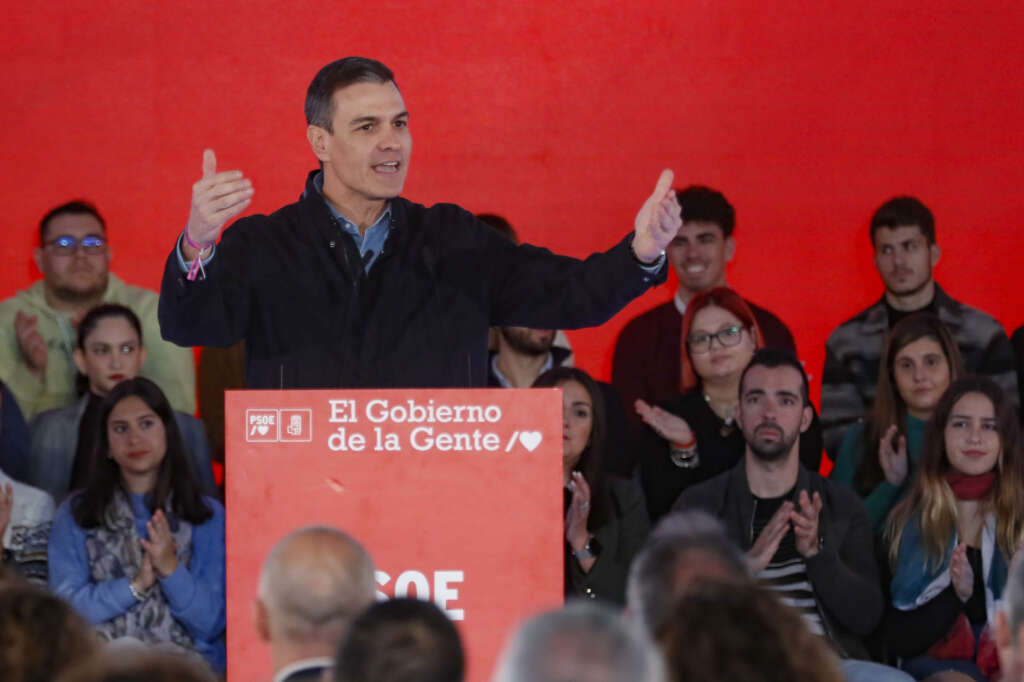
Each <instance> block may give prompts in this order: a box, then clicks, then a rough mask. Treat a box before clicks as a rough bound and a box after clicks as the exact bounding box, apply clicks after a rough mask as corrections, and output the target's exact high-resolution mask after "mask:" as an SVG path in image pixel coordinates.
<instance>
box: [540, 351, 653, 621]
mask: <svg viewBox="0 0 1024 682" xmlns="http://www.w3.org/2000/svg"><path fill="white" fill-rule="evenodd" d="M550 386H558V387H560V388H561V389H562V438H563V441H562V483H563V485H564V486H565V554H566V556H565V594H566V596H567V597H574V596H575V597H587V598H591V599H593V598H598V597H600V598H601V599H605V600H608V601H611V602H614V603H616V604H623V603H624V602H625V589H626V574H627V572H628V571H629V564H630V562H631V561H632V560H633V556H634V555H635V554H636V553H637V551H638V550H639V549H640V546H641V545H642V544H643V542H644V539H645V538H646V537H647V532H648V530H649V522H648V519H647V510H646V508H645V506H644V500H643V494H642V493H641V492H640V489H639V487H638V486H637V485H636V484H635V483H634V482H633V481H631V480H628V479H624V478H619V477H616V476H609V475H607V474H606V472H605V471H604V462H605V461H606V456H605V454H604V448H605V447H606V446H607V438H606V434H607V430H606V419H605V405H604V402H603V401H602V399H601V392H600V389H599V388H598V387H597V385H596V383H595V382H594V380H593V379H591V378H590V375H589V374H587V373H586V372H584V371H583V370H581V369H577V368H574V367H556V368H555V369H552V370H549V371H547V372H545V373H544V374H542V375H541V376H540V377H539V378H538V379H537V381H536V382H535V383H534V387H550Z"/></svg>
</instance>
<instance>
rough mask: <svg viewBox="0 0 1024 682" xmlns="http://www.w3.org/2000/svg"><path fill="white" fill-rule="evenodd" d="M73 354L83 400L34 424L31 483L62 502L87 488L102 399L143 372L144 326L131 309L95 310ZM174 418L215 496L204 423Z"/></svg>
mask: <svg viewBox="0 0 1024 682" xmlns="http://www.w3.org/2000/svg"><path fill="white" fill-rule="evenodd" d="M72 356H73V358H74V361H75V365H76V366H77V367H78V371H79V375H78V379H79V385H80V386H81V387H82V389H83V395H82V397H81V398H80V399H79V400H78V402H77V403H75V404H74V405H69V406H67V407H62V408H58V409H56V410H47V411H46V412H42V413H40V414H37V415H36V416H35V418H34V419H33V420H32V423H31V425H30V428H31V434H32V448H31V452H32V457H31V459H30V461H29V467H28V469H29V471H28V479H27V480H28V482H29V483H31V484H32V485H34V486H37V487H39V488H42V489H43V490H45V491H46V492H48V493H50V495H52V496H53V498H54V500H55V501H56V502H57V503H60V502H61V501H62V500H63V499H64V498H65V497H66V496H67V494H68V491H70V490H77V489H78V488H80V487H82V486H83V485H84V484H85V481H86V480H87V478H88V475H89V471H88V467H89V466H90V464H91V460H90V458H89V449H90V448H91V447H92V445H93V442H94V441H95V440H96V436H97V433H98V432H99V431H100V430H102V426H101V425H100V423H99V421H98V419H97V415H98V413H99V408H100V403H101V401H102V400H103V396H105V395H106V394H107V393H108V392H109V391H110V390H111V389H112V388H114V386H116V385H117V384H118V383H119V382H121V381H124V380H125V379H134V378H135V377H137V376H138V375H139V372H141V371H142V365H143V363H144V362H145V360H146V348H145V346H144V345H143V343H142V323H141V322H140V321H139V318H138V316H136V315H135V313H134V312H132V310H131V308H128V307H126V306H123V305H119V304H117V303H104V304H102V305H99V306H96V307H95V308H92V309H91V310H90V311H89V312H88V313H86V315H85V317H83V318H82V321H81V322H79V324H78V345H77V347H76V348H75V351H74V353H73V354H72ZM174 420H175V422H177V424H178V430H179V432H180V433H181V437H182V440H183V441H184V445H185V452H186V453H187V454H188V455H189V458H190V460H191V462H192V467H193V471H194V473H195V474H196V476H197V477H198V480H199V483H200V485H201V486H202V491H203V493H204V494H206V495H216V494H217V484H216V483H214V479H213V471H212V470H211V468H210V448H209V445H208V444H207V442H206V430H205V428H204V427H203V424H202V422H200V421H199V420H198V419H196V418H195V417H193V416H192V415H190V414H185V413H184V412H175V413H174Z"/></svg>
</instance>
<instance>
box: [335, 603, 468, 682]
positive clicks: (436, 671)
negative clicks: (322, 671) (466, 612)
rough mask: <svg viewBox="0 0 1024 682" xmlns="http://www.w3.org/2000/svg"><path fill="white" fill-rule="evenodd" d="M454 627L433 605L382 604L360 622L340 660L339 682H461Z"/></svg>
mask: <svg viewBox="0 0 1024 682" xmlns="http://www.w3.org/2000/svg"><path fill="white" fill-rule="evenodd" d="M464 670H465V661H464V656H463V652H462V642H461V641H460V639H459V633H458V631H457V630H456V629H455V625H454V624H453V623H452V622H451V621H450V620H449V619H448V617H447V616H446V615H445V614H444V613H443V612H442V611H441V609H439V608H438V607H437V606H435V605H434V604H433V603H432V602H426V601H422V600H419V599H393V600H390V601H383V602H377V603H376V604H374V605H373V606H371V607H370V608H369V609H367V610H366V611H365V612H364V613H363V614H362V615H360V616H359V617H358V618H356V619H355V621H354V622H353V623H352V626H351V627H350V628H349V631H348V634H347V635H345V637H344V638H343V639H342V641H341V644H340V645H339V647H338V655H337V657H336V659H335V666H334V680H335V682H462V679H463V675H464Z"/></svg>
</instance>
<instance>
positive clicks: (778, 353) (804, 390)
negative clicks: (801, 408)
mask: <svg viewBox="0 0 1024 682" xmlns="http://www.w3.org/2000/svg"><path fill="white" fill-rule="evenodd" d="M752 367H767V368H769V369H775V368H776V367H792V368H793V369H795V370H796V371H797V372H798V373H799V374H800V397H801V398H803V400H804V405H810V404H811V389H810V386H809V384H808V381H807V372H805V371H804V366H803V365H801V364H800V361H799V360H797V359H796V356H795V355H793V354H792V353H790V352H789V351H788V350H779V349H778V348H762V349H760V350H758V351H757V352H756V353H754V357H752V358H750V364H748V365H747V366H746V368H745V369H744V370H743V374H741V375H740V400H742V399H743V383H744V382H745V381H746V380H747V372H749V371H750V369H751V368H752Z"/></svg>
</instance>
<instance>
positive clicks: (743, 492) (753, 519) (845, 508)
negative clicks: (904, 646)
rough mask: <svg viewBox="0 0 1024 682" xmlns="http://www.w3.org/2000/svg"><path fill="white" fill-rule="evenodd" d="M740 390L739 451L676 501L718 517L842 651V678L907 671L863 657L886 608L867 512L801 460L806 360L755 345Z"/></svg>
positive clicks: (897, 675)
mask: <svg viewBox="0 0 1024 682" xmlns="http://www.w3.org/2000/svg"><path fill="white" fill-rule="evenodd" d="M739 396H740V402H739V405H738V406H737V408H736V424H737V426H738V427H739V428H740V430H741V431H742V432H743V437H744V439H745V440H746V450H745V452H744V457H743V459H742V460H740V462H739V464H737V465H736V466H735V467H734V468H733V469H731V470H729V471H727V472H725V473H723V474H719V475H718V476H716V477H714V478H712V479H711V480H709V481H705V482H704V483H701V484H699V485H696V486H694V487H692V488H689V489H687V490H686V491H685V492H684V493H683V494H682V496H680V498H679V501H678V502H677V504H676V506H677V507H678V508H682V509H692V508H696V509H703V510H705V511H707V512H709V513H711V514H713V515H715V516H717V517H718V518H720V519H722V521H723V523H724V524H725V527H726V531H727V532H728V533H729V536H730V537H732V538H733V540H735V541H736V542H738V543H740V546H741V547H742V548H743V549H744V550H745V551H746V552H747V557H748V559H749V561H750V564H751V570H752V572H753V573H754V574H755V575H756V576H757V577H758V578H759V579H760V580H761V581H762V582H763V583H765V584H766V585H767V586H769V587H771V588H772V589H774V590H777V591H778V593H779V595H780V597H781V599H782V601H783V603H785V604H787V605H789V606H792V607H794V608H796V609H798V610H799V611H800V612H801V613H802V614H803V616H804V620H805V622H806V623H807V624H808V626H809V627H810V628H811V630H812V631H813V632H815V633H817V634H819V635H821V636H822V637H825V638H826V639H828V641H829V642H831V643H832V645H833V646H835V648H836V650H837V651H838V652H840V653H841V654H842V656H843V661H842V667H843V672H844V673H845V674H846V676H847V679H848V680H906V679H908V678H907V676H906V675H905V674H904V673H902V672H900V671H899V670H896V669H894V668H889V667H887V666H883V665H879V664H877V663H872V662H870V661H867V660H863V659H865V658H866V657H867V649H866V648H865V646H864V645H863V643H862V642H861V638H862V637H864V636H866V635H868V634H869V633H870V632H872V630H874V628H875V626H876V625H877V624H878V622H879V620H880V619H881V616H882V612H883V609H884V600H883V596H882V589H881V583H880V581H879V578H878V569H877V566H876V563H875V558H874V552H873V546H874V543H873V534H872V532H871V521H870V520H869V519H868V515H867V512H866V511H865V510H864V505H863V503H861V501H860V499H859V498H858V497H857V496H856V495H855V494H854V493H853V491H850V490H847V489H845V488H841V487H839V486H837V485H835V484H833V483H832V482H830V481H828V480H826V479H823V478H821V476H819V475H818V474H817V473H815V472H813V471H808V470H807V469H806V468H804V467H802V466H801V465H800V460H799V458H798V452H799V448H800V444H799V440H800V435H801V433H803V432H804V431H806V430H807V428H808V427H809V426H810V424H811V420H812V418H813V416H814V411H813V410H812V408H811V406H810V402H809V400H808V386H807V375H806V374H805V373H804V371H803V367H802V366H801V365H800V363H799V362H798V361H797V359H796V358H795V357H793V356H792V355H790V354H789V353H786V352H784V351H777V350H773V349H762V350H759V351H758V352H757V353H756V354H755V355H754V357H753V359H752V360H751V362H750V364H749V365H748V366H747V368H746V370H744V372H743V375H742V377H741V378H740V391H739Z"/></svg>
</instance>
